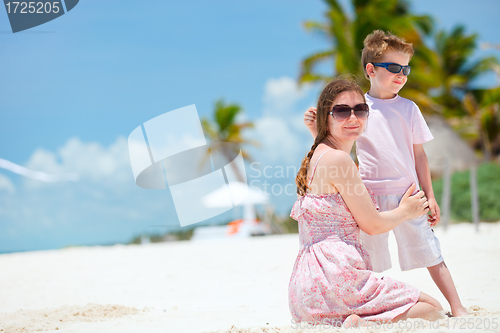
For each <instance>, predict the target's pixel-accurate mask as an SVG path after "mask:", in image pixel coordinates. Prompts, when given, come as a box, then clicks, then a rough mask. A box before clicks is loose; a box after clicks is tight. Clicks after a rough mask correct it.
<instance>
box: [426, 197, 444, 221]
mask: <svg viewBox="0 0 500 333" xmlns="http://www.w3.org/2000/svg"><path fill="white" fill-rule="evenodd" d="M428 203H429V213H430V215H429V219H428V221H429V223H430V224H431V227H433V226H435V225H436V224H438V223H439V221H440V220H441V210H440V209H439V206H438V204H437V202H436V199H435V198H429V199H428Z"/></svg>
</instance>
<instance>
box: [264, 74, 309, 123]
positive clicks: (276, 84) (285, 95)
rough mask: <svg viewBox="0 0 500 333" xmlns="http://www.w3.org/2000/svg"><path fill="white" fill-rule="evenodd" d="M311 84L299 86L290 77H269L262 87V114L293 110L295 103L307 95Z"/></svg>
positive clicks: (284, 112)
mask: <svg viewBox="0 0 500 333" xmlns="http://www.w3.org/2000/svg"><path fill="white" fill-rule="evenodd" d="M311 89H312V86H311V85H303V86H302V87H299V86H298V84H297V82H296V81H295V80H294V79H292V78H290V77H286V76H283V77H280V78H277V79H275V78H271V79H269V80H267V82H266V84H265V87H264V97H263V101H264V112H263V113H264V115H266V116H271V115H286V114H289V113H290V112H291V111H293V110H294V107H295V106H296V103H297V102H299V101H300V100H302V99H304V98H305V97H307V95H308V93H309V92H310V91H311Z"/></svg>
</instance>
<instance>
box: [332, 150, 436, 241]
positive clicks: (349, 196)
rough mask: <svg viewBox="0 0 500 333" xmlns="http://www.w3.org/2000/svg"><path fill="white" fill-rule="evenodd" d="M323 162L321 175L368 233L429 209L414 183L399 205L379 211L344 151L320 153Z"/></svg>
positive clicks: (391, 226) (388, 228)
mask: <svg viewBox="0 0 500 333" xmlns="http://www.w3.org/2000/svg"><path fill="white" fill-rule="evenodd" d="M323 159H324V161H322V162H323V163H322V164H323V165H328V170H329V172H328V173H327V175H325V176H324V177H325V178H326V179H325V181H330V182H331V183H332V184H333V185H334V186H335V187H336V188H337V190H338V191H339V192H340V195H341V196H342V198H343V199H344V201H345V203H346V205H347V207H348V208H349V210H350V211H351V213H352V215H353V217H354V220H355V221H356V223H357V224H358V225H359V228H360V229H361V230H363V231H364V232H366V233H367V234H369V235H377V234H381V233H384V232H387V231H389V230H392V229H394V228H395V227H396V226H398V225H399V224H400V223H401V222H403V221H404V220H408V219H411V218H415V217H418V216H421V215H423V214H425V213H427V212H428V211H429V209H428V208H424V207H425V202H426V199H425V197H424V192H422V191H418V192H417V193H416V194H415V195H414V196H411V194H412V192H413V191H414V190H415V185H414V184H413V185H412V186H411V187H410V188H409V189H408V191H406V193H405V194H404V196H403V198H402V199H401V202H400V205H399V207H398V208H396V209H393V210H391V211H388V212H381V213H379V212H378V211H377V209H376V208H375V205H374V204H373V201H372V199H371V197H370V195H369V194H368V191H367V190H366V187H365V185H364V184H363V181H362V180H361V176H360V175H359V171H358V168H357V167H356V165H355V164H354V162H353V160H352V158H351V157H350V156H349V154H347V153H346V152H344V151H341V150H335V151H334V152H332V153H329V154H326V155H325V156H324V157H323Z"/></svg>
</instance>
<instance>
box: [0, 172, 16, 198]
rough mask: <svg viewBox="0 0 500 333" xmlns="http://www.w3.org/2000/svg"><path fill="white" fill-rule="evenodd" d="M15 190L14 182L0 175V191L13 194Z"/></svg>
mask: <svg viewBox="0 0 500 333" xmlns="http://www.w3.org/2000/svg"><path fill="white" fill-rule="evenodd" d="M15 191H16V187H15V186H14V183H12V181H11V180H10V179H9V178H7V177H5V176H4V175H0V193H5V192H7V193H8V194H13V193H14V192H15Z"/></svg>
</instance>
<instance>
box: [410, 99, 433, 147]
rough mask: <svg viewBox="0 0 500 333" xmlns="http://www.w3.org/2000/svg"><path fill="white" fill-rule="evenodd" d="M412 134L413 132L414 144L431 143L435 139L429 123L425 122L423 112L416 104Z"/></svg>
mask: <svg viewBox="0 0 500 333" xmlns="http://www.w3.org/2000/svg"><path fill="white" fill-rule="evenodd" d="M412 132H413V144H415V145H417V144H422V143H425V142H427V141H431V140H432V139H434V136H432V133H431V131H430V130H429V127H428V126H427V123H426V122H425V119H424V116H422V112H420V109H419V108H418V106H417V105H416V104H414V109H413V124H412Z"/></svg>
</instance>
